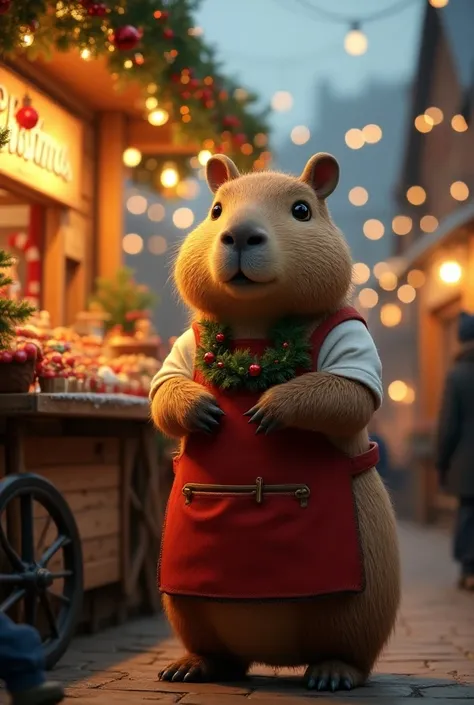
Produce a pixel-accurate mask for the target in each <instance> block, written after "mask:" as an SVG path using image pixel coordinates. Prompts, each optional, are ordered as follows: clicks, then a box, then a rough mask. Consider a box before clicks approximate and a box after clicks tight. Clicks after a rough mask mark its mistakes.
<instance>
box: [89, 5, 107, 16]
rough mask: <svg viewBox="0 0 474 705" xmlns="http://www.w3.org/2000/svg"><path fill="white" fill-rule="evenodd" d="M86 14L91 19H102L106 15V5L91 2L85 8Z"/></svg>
mask: <svg viewBox="0 0 474 705" xmlns="http://www.w3.org/2000/svg"><path fill="white" fill-rule="evenodd" d="M87 14H88V15H90V16H91V17H103V16H104V15H106V14H107V5H106V4H105V3H103V2H93V3H92V4H91V5H88V7H87Z"/></svg>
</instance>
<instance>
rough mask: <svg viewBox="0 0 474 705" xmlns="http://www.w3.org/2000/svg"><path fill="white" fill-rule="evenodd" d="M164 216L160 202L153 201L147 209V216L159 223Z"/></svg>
mask: <svg viewBox="0 0 474 705" xmlns="http://www.w3.org/2000/svg"><path fill="white" fill-rule="evenodd" d="M164 217H165V209H164V207H163V206H162V205H161V203H153V205H151V206H150V207H149V209H148V218H149V219H150V220H151V221H153V222H155V223H159V222H160V221H162V220H163V218H164Z"/></svg>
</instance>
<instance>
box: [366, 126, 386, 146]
mask: <svg viewBox="0 0 474 705" xmlns="http://www.w3.org/2000/svg"><path fill="white" fill-rule="evenodd" d="M362 135H363V137H364V140H365V141H366V142H367V143H368V144H376V143H377V142H379V141H380V140H381V139H382V128H381V127H379V125H374V124H370V125H366V126H365V127H364V128H362Z"/></svg>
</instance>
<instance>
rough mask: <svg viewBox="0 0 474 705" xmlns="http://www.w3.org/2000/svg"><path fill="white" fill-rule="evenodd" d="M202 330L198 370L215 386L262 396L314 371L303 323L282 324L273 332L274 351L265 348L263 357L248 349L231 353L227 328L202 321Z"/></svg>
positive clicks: (271, 338) (198, 350)
mask: <svg viewBox="0 0 474 705" xmlns="http://www.w3.org/2000/svg"><path fill="white" fill-rule="evenodd" d="M199 327H200V330H201V339H200V344H199V346H198V349H197V351H196V367H197V369H199V370H200V372H201V373H202V375H203V376H204V378H205V379H206V380H207V382H209V384H211V385H212V386H215V387H220V388H221V389H233V390H235V389H246V390H248V391H253V392H261V391H265V390H266V389H268V388H269V387H273V386H274V385H276V384H283V382H288V380H290V379H293V378H294V377H295V376H296V374H297V371H298V370H305V371H309V370H311V368H312V360H311V342H310V340H309V337H308V329H307V325H305V324H304V323H303V322H301V321H297V320H294V319H285V320H282V321H280V322H279V323H278V324H277V325H276V326H275V327H274V328H273V329H272V330H271V331H270V340H271V341H272V347H268V348H266V350H265V352H264V353H263V355H261V356H258V355H252V354H251V352H250V350H248V349H247V350H241V349H238V350H235V351H234V352H231V346H232V335H231V331H230V328H229V327H228V326H224V325H222V324H220V323H216V322H214V321H208V320H202V321H200V322H199Z"/></svg>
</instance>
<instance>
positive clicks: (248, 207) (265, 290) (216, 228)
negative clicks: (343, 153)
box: [175, 153, 352, 321]
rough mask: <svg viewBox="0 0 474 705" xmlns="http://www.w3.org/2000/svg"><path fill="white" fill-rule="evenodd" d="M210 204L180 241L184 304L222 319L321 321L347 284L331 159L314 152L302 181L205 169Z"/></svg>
mask: <svg viewBox="0 0 474 705" xmlns="http://www.w3.org/2000/svg"><path fill="white" fill-rule="evenodd" d="M206 176H207V181H208V184H209V187H210V189H211V191H212V192H213V193H214V202H213V204H212V206H211V209H210V211H209V214H208V216H207V218H206V219H205V220H204V221H203V222H202V223H201V224H200V225H198V227H197V228H196V229H195V230H193V232H191V233H190V234H189V235H188V236H187V237H186V239H185V241H184V242H183V244H182V246H181V249H180V251H179V255H178V258H177V261H176V267H175V279H176V284H177V287H178V290H179V292H180V294H181V296H182V298H183V300H184V301H185V302H186V303H187V304H188V305H189V306H190V307H191V308H193V309H195V310H197V311H199V312H201V313H204V314H207V315H208V316H210V317H214V318H218V319H220V320H228V321H230V320H239V319H240V320H248V319H252V318H253V319H255V318H261V319H267V318H268V319H272V318H275V317H284V316H288V315H292V314H296V315H299V316H320V315H322V314H325V313H327V312H329V311H332V310H333V309H335V308H337V307H338V306H339V305H340V304H341V303H342V302H343V301H344V300H345V298H346V296H347V294H348V292H349V290H350V286H351V274H352V262H351V255H350V252H349V248H348V246H347V243H346V241H345V239H344V237H343V236H342V234H341V233H340V231H339V230H338V228H337V227H336V226H335V225H334V223H333V222H332V220H331V217H330V215H329V212H328V209H327V207H326V198H327V197H328V196H329V195H330V194H331V193H332V192H333V191H334V189H335V188H336V186H337V183H338V180H339V165H338V163H337V161H336V159H335V158H334V157H333V156H331V155H330V154H323V153H320V154H316V155H314V156H313V157H311V159H310V160H309V161H308V163H307V164H306V167H305V168H304V170H303V173H302V174H301V176H300V177H299V178H296V177H293V176H288V175H286V174H282V173H278V172H255V173H251V174H246V175H241V174H240V173H239V171H238V169H237V167H236V166H235V164H234V163H233V161H232V160H231V159H229V158H228V157H225V156H223V155H216V156H213V157H212V158H211V159H210V160H209V161H208V163H207V165H206Z"/></svg>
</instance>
